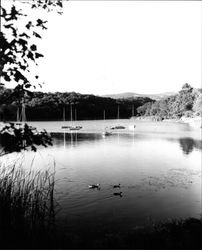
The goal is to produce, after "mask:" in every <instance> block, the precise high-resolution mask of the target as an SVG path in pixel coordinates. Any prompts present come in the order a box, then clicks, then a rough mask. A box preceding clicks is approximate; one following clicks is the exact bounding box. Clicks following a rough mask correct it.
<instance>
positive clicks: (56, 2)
mask: <svg viewBox="0 0 202 250" xmlns="http://www.w3.org/2000/svg"><path fill="white" fill-rule="evenodd" d="M23 4H24V5H25V4H26V5H27V6H29V7H30V8H31V9H39V8H41V9H42V10H47V11H51V10H53V9H56V10H57V11H58V13H61V10H62V0H25V1H23ZM23 17H24V18H25V17H27V15H26V13H23V11H22V10H21V9H19V8H18V7H16V5H15V1H13V4H12V6H11V8H10V9H9V10H7V9H6V8H5V7H3V6H2V5H1V6H0V19H1V25H0V26H1V28H2V29H1V30H0V87H2V86H3V85H4V84H5V83H9V82H15V83H16V88H15V89H14V92H13V93H12V95H14V97H15V98H16V100H18V101H19V102H20V101H21V100H22V98H25V94H28V93H29V94H30V93H31V92H30V91H28V90H27V89H29V88H30V87H32V86H33V87H35V83H34V82H33V81H32V80H31V78H30V77H29V76H30V75H31V74H33V72H32V71H31V67H30V65H31V64H35V66H37V65H38V60H39V58H41V57H43V54H41V53H40V52H39V51H38V48H37V45H36V44H35V43H33V42H32V43H30V41H31V39H30V38H33V37H34V38H36V39H41V38H42V37H41V34H40V32H39V31H38V29H40V30H45V29H47V26H46V24H47V21H46V20H42V19H40V18H36V20H35V21H32V20H29V21H27V22H26V23H25V24H24V28H23V30H22V31H20V29H19V28H18V21H19V19H20V18H23ZM34 77H35V79H36V82H37V84H39V85H40V86H41V83H40V82H39V76H38V75H35V76H34ZM8 98H11V96H9V97H8ZM4 101H5V100H4V99H3V100H0V104H4ZM1 134H2V135H1V136H2V138H3V139H4V150H5V153H6V152H11V151H12V148H13V151H18V149H20V150H21V149H26V148H29V147H31V149H32V150H36V147H35V145H44V146H46V145H50V144H51V141H50V139H48V134H47V132H46V131H43V132H38V131H37V130H36V129H33V128H32V127H29V126H28V125H27V124H25V125H24V126H23V127H20V128H17V127H16V126H15V124H12V123H10V125H6V126H5V127H4V128H3V129H2V130H1ZM10 142H12V143H13V142H14V143H15V145H14V144H13V147H12V144H10V146H9V145H7V144H9V143H10ZM34 144H35V145H34ZM17 145H18V146H19V145H21V146H19V147H18V146H17ZM22 145H23V146H22ZM16 147H17V148H18V149H17V148H16ZM8 149H9V150H8Z"/></svg>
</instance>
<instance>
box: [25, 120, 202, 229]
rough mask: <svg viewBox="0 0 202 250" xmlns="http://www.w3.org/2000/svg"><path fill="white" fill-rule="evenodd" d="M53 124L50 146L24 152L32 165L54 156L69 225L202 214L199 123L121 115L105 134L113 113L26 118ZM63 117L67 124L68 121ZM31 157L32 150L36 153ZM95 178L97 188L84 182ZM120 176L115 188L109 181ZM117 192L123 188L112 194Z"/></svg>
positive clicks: (116, 225) (48, 163) (128, 224)
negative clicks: (77, 118)
mask: <svg viewBox="0 0 202 250" xmlns="http://www.w3.org/2000/svg"><path fill="white" fill-rule="evenodd" d="M31 124H32V125H36V126H37V127H41V128H42V127H43V128H46V129H47V130H48V131H49V132H52V137H53V147H49V148H40V150H39V151H38V152H37V153H36V154H34V153H26V154H25V162H26V163H27V162H29V163H28V164H27V165H28V166H29V165H30V164H31V161H32V160H33V159H34V168H36V169H46V168H49V167H50V168H52V166H53V161H54V162H55V163H56V179H57V182H56V190H57V192H56V197H57V199H58V201H59V204H60V212H59V213H58V216H57V218H58V220H59V221H60V222H61V223H62V224H63V225H64V226H65V227H66V228H68V227H73V228H84V229H85V228H86V227H87V228H93V227H96V228H99V227H106V228H113V229H114V230H116V229H120V228H121V229H128V228H133V227H136V226H141V225H145V224H149V223H151V221H159V220H166V219H172V218H176V219H177V218H187V217H191V216H192V217H197V218H199V217H200V213H201V149H202V141H201V137H200V130H193V129H192V128H190V127H189V126H188V125H186V124H180V123H171V122H168V123H164V122H141V121H139V122H135V124H136V128H135V129H134V130H132V129H131V127H130V126H131V125H133V124H134V122H133V121H129V120H123V121H119V124H121V125H125V126H126V129H125V130H123V131H116V132H114V134H112V135H111V136H107V137H103V135H102V132H103V131H104V128H105V127H106V126H110V125H111V126H112V125H116V124H117V121H116V120H111V121H81V122H77V124H78V125H81V126H83V129H82V130H81V131H79V132H77V133H69V132H68V131H64V130H62V129H61V126H62V125H64V123H58V122H49V123H48V122H44V123H31ZM66 124H68V125H69V123H68V122H66ZM33 157H34V158H33ZM94 183H100V185H101V189H100V190H97V189H95V190H92V189H89V188H88V185H90V184H94ZM119 183H120V184H121V188H120V189H114V188H113V185H115V184H119ZM114 192H122V196H114Z"/></svg>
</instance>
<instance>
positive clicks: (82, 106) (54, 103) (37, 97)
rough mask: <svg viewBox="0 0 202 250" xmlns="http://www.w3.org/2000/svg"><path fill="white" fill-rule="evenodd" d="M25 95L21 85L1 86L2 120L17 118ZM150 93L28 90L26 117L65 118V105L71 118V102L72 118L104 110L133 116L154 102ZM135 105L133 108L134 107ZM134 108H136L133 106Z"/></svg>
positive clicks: (94, 116)
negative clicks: (111, 94) (103, 94)
mask: <svg viewBox="0 0 202 250" xmlns="http://www.w3.org/2000/svg"><path fill="white" fill-rule="evenodd" d="M22 99H23V98H22V95H20V93H19V89H18V88H16V89H13V90H12V89H5V88H4V89H3V88H2V89H0V120H5V121H6V120H7V121H8V120H16V116H17V109H18V107H19V109H21V101H22ZM152 101H153V100H151V99H150V98H147V97H137V98H132V99H122V100H115V99H112V98H109V97H100V96H95V95H83V94H80V93H75V92H71V93H68V92H65V93H60V92H56V93H44V92H33V93H29V92H28V93H26V95H25V106H26V117H27V120H28V121H30V120H32V121H33V120H46V121H49V120H62V119H63V115H64V114H63V112H64V111H63V110H64V108H65V117H66V120H70V113H71V111H70V104H72V111H73V112H72V119H73V120H75V119H77V120H87V119H103V113H104V110H105V118H106V119H115V118H117V110H118V105H119V117H120V118H130V117H131V116H132V114H134V115H137V108H138V107H140V106H142V105H144V104H145V103H147V102H152ZM133 108H134V109H133ZM132 109H133V110H132Z"/></svg>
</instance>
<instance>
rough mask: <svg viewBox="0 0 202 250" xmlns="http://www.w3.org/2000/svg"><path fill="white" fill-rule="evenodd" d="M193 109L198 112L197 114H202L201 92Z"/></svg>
mask: <svg viewBox="0 0 202 250" xmlns="http://www.w3.org/2000/svg"><path fill="white" fill-rule="evenodd" d="M193 110H194V111H195V112H196V114H197V115H202V94H200V95H199V96H198V98H196V100H195V102H194V106H193Z"/></svg>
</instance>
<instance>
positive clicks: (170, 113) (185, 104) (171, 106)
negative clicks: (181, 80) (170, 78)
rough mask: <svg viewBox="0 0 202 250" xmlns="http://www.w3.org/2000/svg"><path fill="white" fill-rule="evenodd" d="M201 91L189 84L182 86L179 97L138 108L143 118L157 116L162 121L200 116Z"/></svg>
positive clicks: (175, 96)
mask: <svg viewBox="0 0 202 250" xmlns="http://www.w3.org/2000/svg"><path fill="white" fill-rule="evenodd" d="M200 93H201V90H199V89H194V88H193V87H191V85H189V84H188V83H186V84H184V85H183V86H182V89H181V90H180V91H179V93H178V94H177V95H174V96H170V97H167V98H164V99H162V100H159V101H155V102H150V103H146V104H144V105H143V106H141V107H138V109H137V112H138V114H139V115H141V116H155V117H159V118H160V119H166V118H180V117H182V116H186V117H192V116H193V115H194V113H198V114H200V112H201V111H200V104H201V97H200V96H201V94H200Z"/></svg>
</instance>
